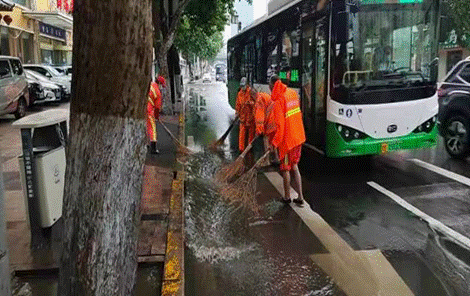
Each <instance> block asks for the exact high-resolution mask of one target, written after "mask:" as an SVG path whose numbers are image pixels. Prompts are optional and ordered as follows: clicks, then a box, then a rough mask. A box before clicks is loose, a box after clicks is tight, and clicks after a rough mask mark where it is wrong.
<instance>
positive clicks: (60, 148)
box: [13, 109, 69, 240]
mask: <svg viewBox="0 0 470 296" xmlns="http://www.w3.org/2000/svg"><path fill="white" fill-rule="evenodd" d="M68 118H69V111H68V110H66V109H55V110H48V111H44V112H40V113H36V114H33V115H30V116H27V117H24V118H22V119H20V120H17V121H15V122H14V123H13V126H14V127H16V128H18V129H20V130H21V141H22V148H23V154H22V155H21V156H20V157H19V163H20V175H21V183H22V188H23V192H24V196H25V205H26V210H27V216H28V217H29V219H28V221H29V224H30V228H31V231H32V233H34V232H35V230H40V228H48V227H51V226H52V225H53V224H54V223H55V222H57V220H59V218H60V217H61V216H62V205H63V194H64V178H65V165H66V162H65V143H66V138H67V130H68V128H67V122H68ZM39 232H40V231H39ZM33 240H34V239H33Z"/></svg>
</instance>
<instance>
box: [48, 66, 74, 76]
mask: <svg viewBox="0 0 470 296" xmlns="http://www.w3.org/2000/svg"><path fill="white" fill-rule="evenodd" d="M53 67H54V68H55V69H56V70H57V71H58V72H60V73H62V74H64V75H68V76H71V75H72V66H53Z"/></svg>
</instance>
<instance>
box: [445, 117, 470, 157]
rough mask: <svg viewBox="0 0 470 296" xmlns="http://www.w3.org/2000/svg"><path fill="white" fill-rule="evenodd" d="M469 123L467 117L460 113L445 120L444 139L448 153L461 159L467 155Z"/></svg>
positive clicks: (469, 147) (469, 146)
mask: <svg viewBox="0 0 470 296" xmlns="http://www.w3.org/2000/svg"><path fill="white" fill-rule="evenodd" d="M469 133H470V124H469V119H468V118H466V117H464V116H462V115H453V116H451V117H450V118H449V119H448V120H446V121H445V126H444V140H445V147H446V150H447V152H448V153H449V155H450V156H451V157H453V158H458V159H462V158H465V157H467V156H468V154H469V149H470V145H469V144H470V143H469Z"/></svg>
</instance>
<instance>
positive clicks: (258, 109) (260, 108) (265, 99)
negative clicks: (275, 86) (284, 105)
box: [254, 90, 274, 151]
mask: <svg viewBox="0 0 470 296" xmlns="http://www.w3.org/2000/svg"><path fill="white" fill-rule="evenodd" d="M254 92H255V93H254V96H255V97H256V103H255V124H256V135H257V136H261V135H263V142H264V150H265V151H267V150H270V144H269V139H268V137H267V136H266V132H265V126H266V124H267V119H268V117H269V113H270V112H271V111H272V109H273V106H274V105H273V104H274V102H273V101H272V100H271V96H270V95H269V94H267V93H263V92H256V90H255V91H254Z"/></svg>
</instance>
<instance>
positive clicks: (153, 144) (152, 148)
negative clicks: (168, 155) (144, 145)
mask: <svg viewBox="0 0 470 296" xmlns="http://www.w3.org/2000/svg"><path fill="white" fill-rule="evenodd" d="M149 148H150V154H159V153H160V151H158V149H157V142H150V147H149Z"/></svg>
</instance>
